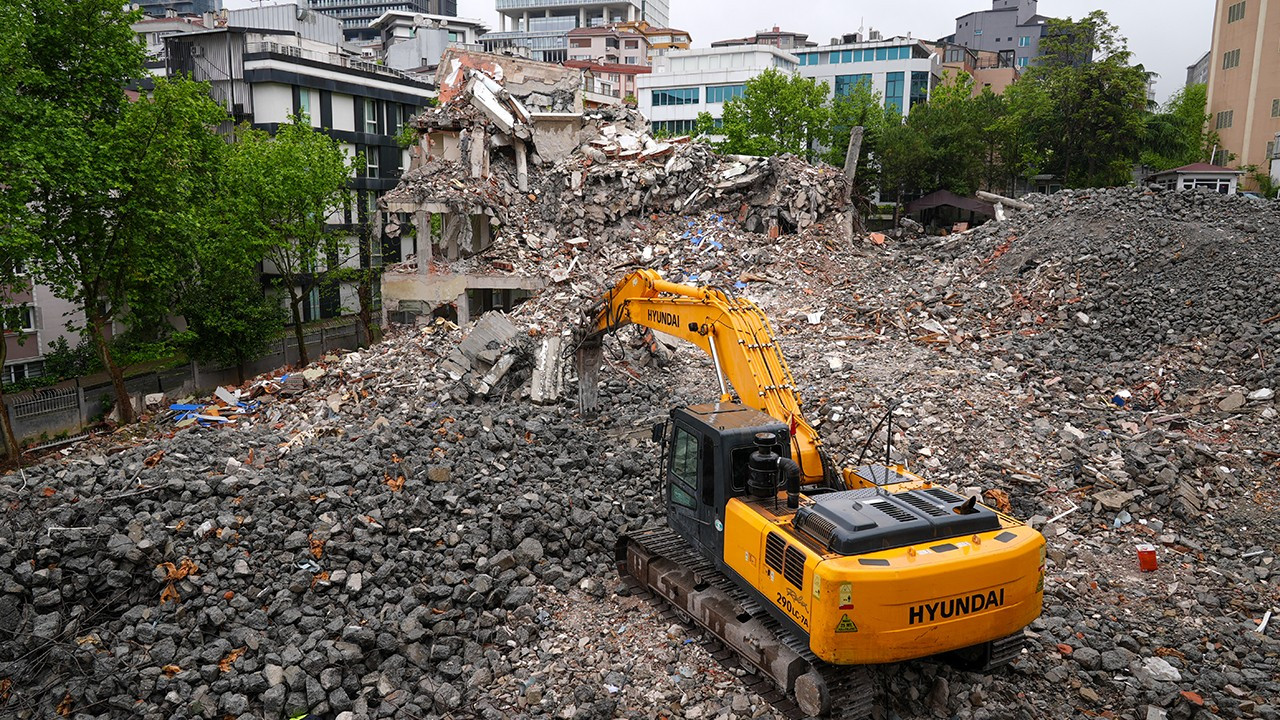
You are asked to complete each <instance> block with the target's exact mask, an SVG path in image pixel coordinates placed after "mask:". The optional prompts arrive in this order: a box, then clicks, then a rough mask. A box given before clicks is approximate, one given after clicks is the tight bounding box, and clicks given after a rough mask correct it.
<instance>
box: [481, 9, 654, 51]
mask: <svg viewBox="0 0 1280 720" xmlns="http://www.w3.org/2000/svg"><path fill="white" fill-rule="evenodd" d="M497 10H498V31H497V32H492V33H488V34H487V35H485V36H484V37H483V38H481V43H482V44H483V45H484V47H485V50H487V51H488V52H491V53H499V52H502V51H503V50H504V49H506V48H513V47H523V48H527V49H528V51H529V55H530V57H531V58H533V59H534V60H541V61H544V62H564V61H565V60H568V59H569V31H570V30H573V29H574V28H592V27H605V26H608V25H613V24H617V23H632V22H637V21H640V20H643V21H644V22H646V23H649V24H650V25H652V26H654V27H666V26H667V17H668V13H669V4H668V0H594V1H592V0H587V1H586V2H573V0H497Z"/></svg>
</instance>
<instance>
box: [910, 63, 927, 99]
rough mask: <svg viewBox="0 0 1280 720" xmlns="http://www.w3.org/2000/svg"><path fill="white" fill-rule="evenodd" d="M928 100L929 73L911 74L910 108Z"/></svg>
mask: <svg viewBox="0 0 1280 720" xmlns="http://www.w3.org/2000/svg"><path fill="white" fill-rule="evenodd" d="M928 100H929V73H927V72H919V71H917V72H913V73H911V107H915V106H916V104H917V103H924V102H928Z"/></svg>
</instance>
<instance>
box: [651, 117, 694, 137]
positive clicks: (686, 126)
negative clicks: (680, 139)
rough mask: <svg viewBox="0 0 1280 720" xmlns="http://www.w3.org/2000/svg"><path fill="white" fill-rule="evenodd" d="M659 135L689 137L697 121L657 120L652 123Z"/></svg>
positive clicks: (654, 130)
mask: <svg viewBox="0 0 1280 720" xmlns="http://www.w3.org/2000/svg"><path fill="white" fill-rule="evenodd" d="M650 124H651V125H652V126H653V132H654V133H655V134H658V135H667V136H671V135H688V134H689V133H691V132H693V128H694V126H695V125H696V124H697V121H695V120H655V121H654V122H652V123H650Z"/></svg>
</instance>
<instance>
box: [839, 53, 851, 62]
mask: <svg viewBox="0 0 1280 720" xmlns="http://www.w3.org/2000/svg"><path fill="white" fill-rule="evenodd" d="M840 62H842V63H850V62H853V51H852V50H842V51H841V52H840Z"/></svg>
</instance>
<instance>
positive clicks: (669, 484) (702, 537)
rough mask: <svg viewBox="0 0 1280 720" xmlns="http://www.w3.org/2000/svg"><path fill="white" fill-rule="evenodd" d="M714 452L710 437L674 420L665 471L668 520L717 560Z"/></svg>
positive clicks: (717, 529)
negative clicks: (668, 458)
mask: <svg viewBox="0 0 1280 720" xmlns="http://www.w3.org/2000/svg"><path fill="white" fill-rule="evenodd" d="M715 452H716V448H715V447H714V445H713V444H712V439H711V438H710V437H708V436H707V435H704V434H699V433H697V432H696V431H695V430H693V429H690V428H689V427H686V426H684V425H682V424H680V423H675V430H674V432H673V433H672V439H671V453H670V458H671V459H670V461H669V462H668V463H667V473H666V495H667V523H668V524H669V525H670V526H671V529H672V530H675V531H676V533H677V534H679V535H680V536H681V537H683V538H684V539H685V540H686V541H688V542H689V543H690V544H691V545H693V546H694V547H698V548H701V549H702V550H704V551H706V553H705V554H706V555H707V556H709V557H711V558H715V559H719V557H720V550H721V548H722V545H723V541H722V536H721V534H720V529H719V528H717V527H716V520H717V515H716V501H717V498H716V481H715Z"/></svg>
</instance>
